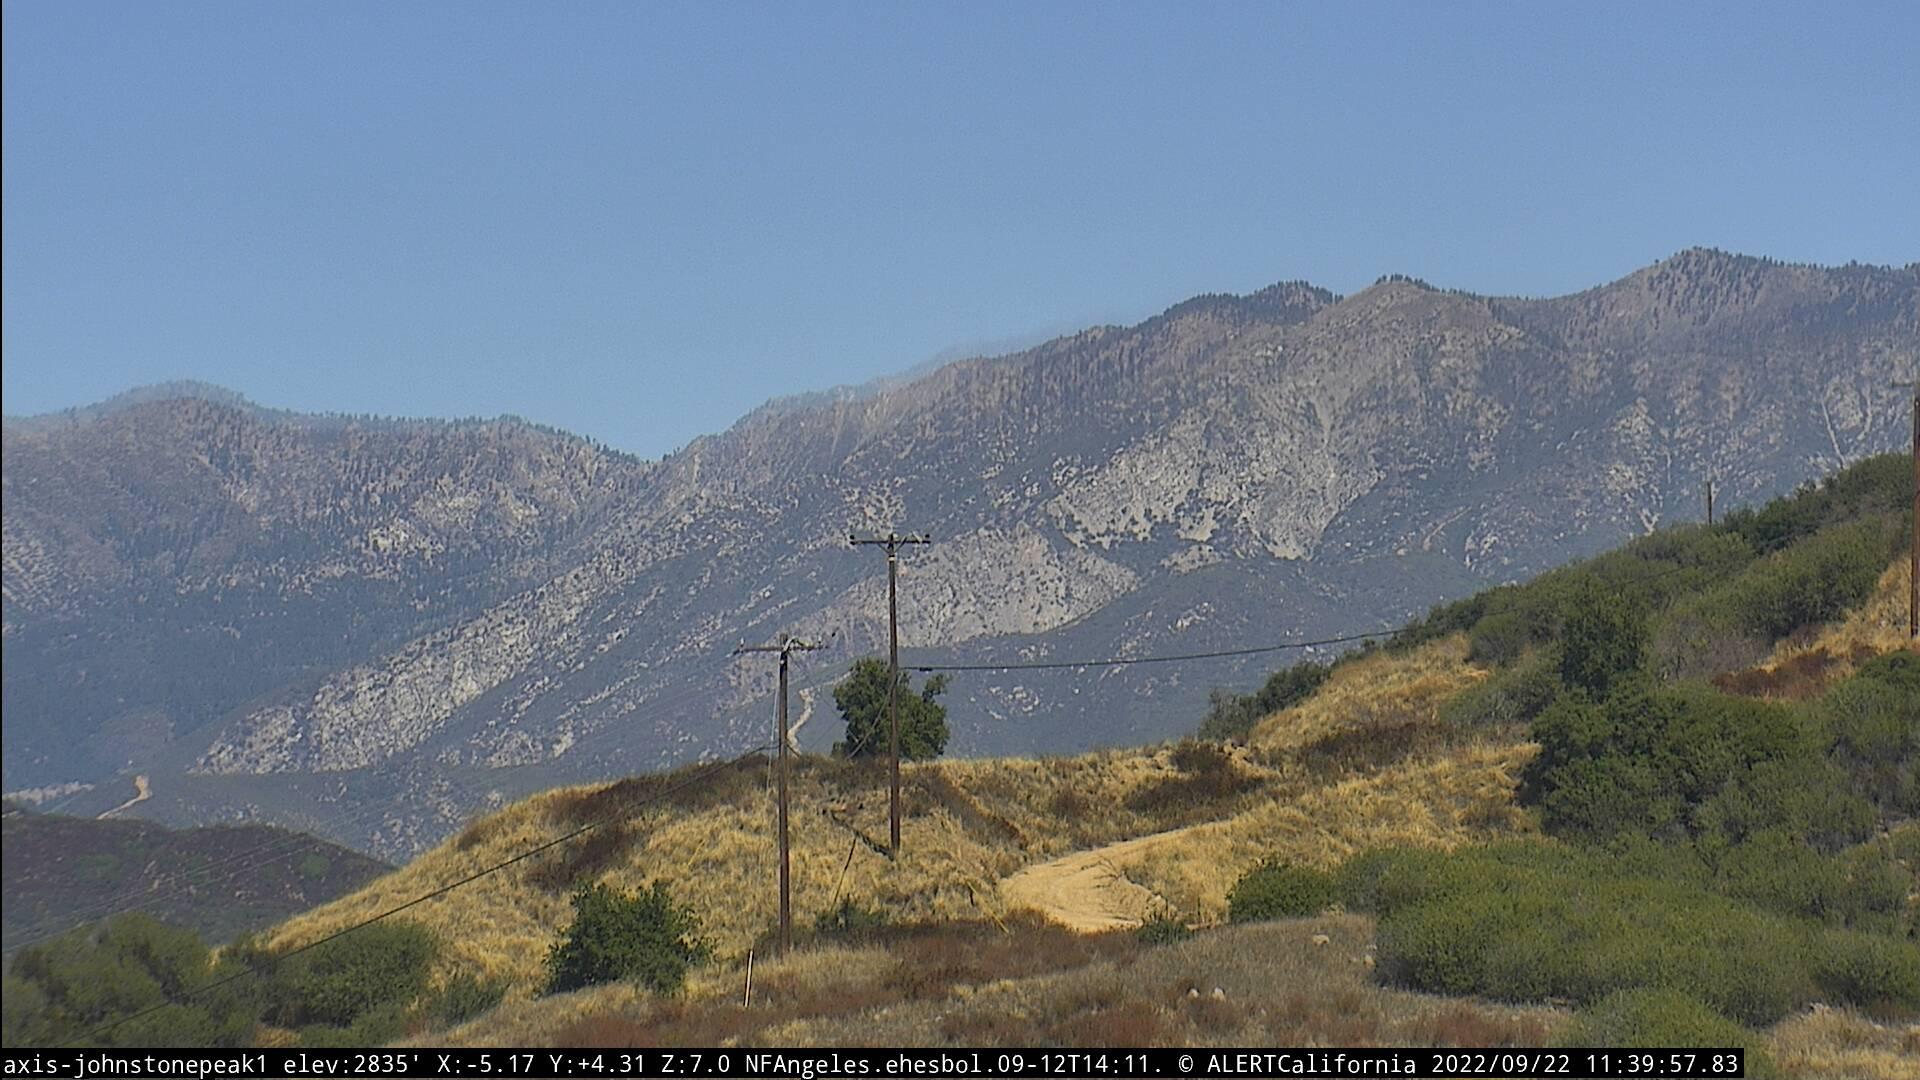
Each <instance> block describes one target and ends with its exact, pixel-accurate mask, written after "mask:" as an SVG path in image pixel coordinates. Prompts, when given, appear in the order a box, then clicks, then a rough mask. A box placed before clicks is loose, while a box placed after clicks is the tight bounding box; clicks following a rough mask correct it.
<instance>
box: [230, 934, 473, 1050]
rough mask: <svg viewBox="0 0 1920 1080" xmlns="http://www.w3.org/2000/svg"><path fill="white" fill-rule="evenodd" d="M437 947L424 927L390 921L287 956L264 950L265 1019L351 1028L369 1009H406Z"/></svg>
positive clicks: (424, 985) (424, 980)
mask: <svg viewBox="0 0 1920 1080" xmlns="http://www.w3.org/2000/svg"><path fill="white" fill-rule="evenodd" d="M437 951H438V948H437V946H436V943H435V942H434V939H433V935H432V934H431V933H430V932H428V930H427V929H426V927H423V926H421V925H419V924H417V923H410V922H402V921H398V920H392V921H383V922H377V923H372V924H370V925H367V926H363V927H361V928H359V929H357V930H354V931H352V932H351V933H347V934H343V935H341V936H340V937H337V938H334V939H333V940H331V941H328V942H324V943H322V944H320V945H316V946H314V947H313V948H311V949H308V950H306V951H305V952H300V953H295V954H293V955H291V956H287V957H285V958H283V959H282V958H276V957H274V956H273V955H272V954H265V955H264V957H262V959H264V961H265V965H266V967H267V970H268V972H269V974H268V975H267V985H266V987H265V988H264V990H263V992H262V997H263V999H264V1001H265V1002H266V1005H267V1019H268V1020H269V1021H270V1022H272V1023H273V1024H275V1025H276V1026H279V1027H286V1028H299V1029H304V1028H310V1027H315V1026H327V1027H350V1026H352V1025H353V1024H354V1023H355V1022H356V1021H358V1020H360V1018H361V1017H363V1016H366V1015H367V1014H369V1013H373V1012H376V1011H379V1010H381V1009H386V1008H389V1007H391V1008H394V1009H404V1008H406V1007H407V1006H409V1005H411V1004H412V1003H413V1002H414V1000H415V999H417V998H418V997H419V996H420V995H421V994H422V993H423V992H424V991H425V990H426V988H427V974H428V968H429V966H430V965H431V964H432V962H433V958H434V955H435V954H436V952H437Z"/></svg>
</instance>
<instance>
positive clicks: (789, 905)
mask: <svg viewBox="0 0 1920 1080" xmlns="http://www.w3.org/2000/svg"><path fill="white" fill-rule="evenodd" d="M819 647H820V646H818V645H814V644H812V643H810V642H805V641H801V640H800V639H799V638H796V637H788V636H787V635H785V634H781V635H780V638H779V640H778V641H775V642H774V643H773V644H772V645H741V646H740V647H739V648H737V649H735V650H733V655H735V656H739V655H740V654H741V653H761V652H770V653H779V654H780V692H779V695H778V698H777V700H776V702H775V704H774V712H773V716H774V741H775V742H776V743H778V744H779V751H778V753H779V756H778V758H777V759H776V760H777V761H778V762H779V766H778V772H779V776H780V780H779V789H780V790H779V801H780V955H782V956H785V955H786V954H787V953H788V952H789V951H790V950H791V949H792V948H793V888H792V870H793V863H792V859H791V856H790V853H789V849H788V846H787V752H788V750H789V749H790V748H791V746H792V744H793V733H792V732H790V731H788V730H787V657H788V656H789V655H791V654H793V653H795V652H805V651H807V650H809V649H817V648H819Z"/></svg>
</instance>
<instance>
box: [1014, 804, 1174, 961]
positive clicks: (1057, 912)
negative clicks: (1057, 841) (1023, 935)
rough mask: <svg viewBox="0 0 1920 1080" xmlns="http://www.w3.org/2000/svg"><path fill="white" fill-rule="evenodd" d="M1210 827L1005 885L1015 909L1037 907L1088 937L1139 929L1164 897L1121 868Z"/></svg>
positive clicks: (1106, 850) (1151, 838) (1096, 854)
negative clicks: (1129, 877)
mask: <svg viewBox="0 0 1920 1080" xmlns="http://www.w3.org/2000/svg"><path fill="white" fill-rule="evenodd" d="M1204 827H1205V826H1204V825H1189V826H1187V827H1186V828H1183V829H1169V830H1168V831H1166V832H1160V833H1152V834H1150V835H1148V836H1137V837H1135V838H1133V839H1132V840H1121V841H1119V842H1117V843H1112V844H1107V845H1105V846H1103V847H1097V848H1090V849H1088V850H1086V851H1076V852H1074V853H1073V854H1071V855H1063V856H1061V857H1060V858H1058V859H1054V860H1053V861H1052V862H1043V863H1039V864H1037V865H1034V866H1029V867H1026V868H1024V869H1022V870H1019V871H1017V872H1015V873H1014V874H1013V876H1011V877H1009V878H1007V879H1005V880H1004V881H1002V882H1000V896H1001V898H1002V899H1003V900H1005V901H1006V902H1007V906H1008V907H1010V908H1031V909H1033V910H1034V911H1037V912H1039V913H1040V914H1042V915H1045V916H1046V917H1047V918H1049V919H1052V920H1053V921H1054V922H1057V923H1059V924H1061V925H1062V926H1065V927H1067V928H1068V929H1070V930H1076V931H1079V932H1080V933H1083V934H1092V933H1098V932H1100V931H1102V930H1125V929H1129V928H1131V927H1135V926H1139V925H1140V924H1141V922H1143V921H1144V920H1145V919H1146V917H1147V916H1148V915H1149V914H1151V913H1152V910H1153V904H1154V901H1155V900H1157V899H1158V897H1157V896H1156V895H1155V894H1154V893H1153V891H1152V890H1151V889H1148V888H1147V887H1145V886H1144V885H1139V884H1136V883H1135V882H1132V881H1129V880H1127V877H1126V875H1125V874H1124V873H1123V872H1122V871H1121V867H1122V866H1124V865H1125V864H1126V863H1127V862H1129V861H1131V860H1132V859H1133V858H1134V857H1136V856H1138V855H1140V854H1142V853H1143V852H1145V851H1147V850H1149V849H1151V848H1155V847H1158V846H1160V845H1161V844H1165V843H1168V842H1170V841H1172V840H1175V839H1178V838H1179V837H1181V836H1184V835H1186V834H1187V833H1189V832H1192V831H1193V830H1194V829H1199V828H1204Z"/></svg>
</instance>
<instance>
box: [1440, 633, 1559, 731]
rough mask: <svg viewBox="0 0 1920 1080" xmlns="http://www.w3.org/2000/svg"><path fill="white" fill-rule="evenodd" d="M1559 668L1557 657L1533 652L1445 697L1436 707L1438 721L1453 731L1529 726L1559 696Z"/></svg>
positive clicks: (1544, 652) (1550, 653)
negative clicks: (1521, 659) (1438, 716)
mask: <svg viewBox="0 0 1920 1080" xmlns="http://www.w3.org/2000/svg"><path fill="white" fill-rule="evenodd" d="M1559 666H1560V658H1559V657H1558V656H1557V655H1555V654H1553V653H1552V652H1550V651H1541V652H1537V653H1535V654H1534V655H1533V656H1532V657H1531V658H1529V659H1527V660H1525V661H1522V662H1521V663H1518V664H1514V665H1513V666H1511V667H1508V668H1506V669H1505V670H1503V671H1500V672H1498V673H1496V674H1495V675H1494V676H1493V677H1492V678H1490V679H1487V680H1486V681H1485V682H1482V683H1480V684H1479V685H1477V686H1473V687H1470V688H1468V689H1467V690H1464V691H1462V692H1460V693H1458V694H1455V695H1454V696H1453V697H1451V698H1448V699H1447V700H1446V702H1444V703H1443V704H1442V705H1441V706H1440V721H1441V723H1443V724H1445V725H1446V726H1448V727H1450V728H1456V729H1463V728H1477V727H1492V728H1502V727H1509V726H1512V725H1516V724H1530V723H1532V722H1533V721H1534V720H1535V719H1537V718H1538V717H1539V716H1540V714H1541V713H1542V712H1545V711H1546V709H1547V706H1549V705H1552V704H1553V703H1554V701H1555V700H1556V699H1557V698H1558V697H1559V696H1560V690H1561V685H1560V672H1559Z"/></svg>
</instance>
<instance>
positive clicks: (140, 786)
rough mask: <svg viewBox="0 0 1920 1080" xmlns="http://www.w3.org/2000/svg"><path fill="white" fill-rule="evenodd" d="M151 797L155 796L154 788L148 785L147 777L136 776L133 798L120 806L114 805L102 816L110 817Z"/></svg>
mask: <svg viewBox="0 0 1920 1080" xmlns="http://www.w3.org/2000/svg"><path fill="white" fill-rule="evenodd" d="M151 798H153V788H151V787H149V786H148V784H147V778H146V777H145V776H136V777H134V778H133V798H131V799H128V800H127V801H126V802H123V803H121V804H120V805H119V806H116V807H114V808H113V809H111V810H109V811H107V812H106V813H104V814H101V815H100V816H101V817H102V818H110V817H112V816H113V815H115V814H117V813H119V812H120V811H122V810H125V809H126V808H127V807H129V806H132V805H133V804H134V803H143V802H146V801H147V800H148V799H151Z"/></svg>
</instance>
